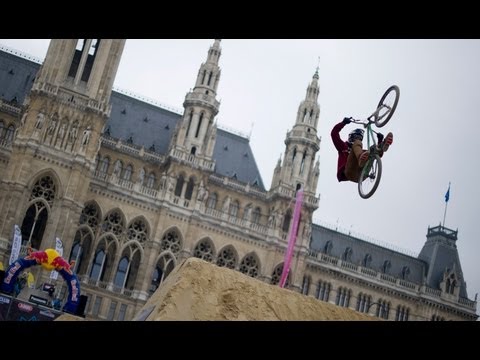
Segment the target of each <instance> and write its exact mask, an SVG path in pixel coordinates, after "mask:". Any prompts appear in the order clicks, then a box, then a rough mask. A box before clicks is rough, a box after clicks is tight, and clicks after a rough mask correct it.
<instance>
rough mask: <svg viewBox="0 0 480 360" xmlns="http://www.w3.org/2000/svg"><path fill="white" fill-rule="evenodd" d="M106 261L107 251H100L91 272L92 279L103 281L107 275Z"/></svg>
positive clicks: (96, 255)
mask: <svg viewBox="0 0 480 360" xmlns="http://www.w3.org/2000/svg"><path fill="white" fill-rule="evenodd" d="M106 259H107V257H106V256H105V251H104V250H103V249H100V250H98V251H97V253H96V254H95V258H94V259H93V266H92V270H91V271H90V278H91V279H94V280H95V281H102V280H103V276H104V275H105V268H106V265H107V264H106Z"/></svg>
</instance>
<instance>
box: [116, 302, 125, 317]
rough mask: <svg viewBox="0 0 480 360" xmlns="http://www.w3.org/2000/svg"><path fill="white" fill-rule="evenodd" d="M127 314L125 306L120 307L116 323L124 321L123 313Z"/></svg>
mask: <svg viewBox="0 0 480 360" xmlns="http://www.w3.org/2000/svg"><path fill="white" fill-rule="evenodd" d="M126 312H127V304H122V305H120V310H119V311H118V318H117V320H118V321H124V320H125V313H126Z"/></svg>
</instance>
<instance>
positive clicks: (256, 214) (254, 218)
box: [252, 207, 261, 224]
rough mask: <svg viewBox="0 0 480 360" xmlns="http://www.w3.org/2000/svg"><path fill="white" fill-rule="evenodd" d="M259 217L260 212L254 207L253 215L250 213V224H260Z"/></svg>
mask: <svg viewBox="0 0 480 360" xmlns="http://www.w3.org/2000/svg"><path fill="white" fill-rule="evenodd" d="M260 216H261V210H260V208H259V207H256V208H255V210H253V213H252V223H254V224H259V223H260Z"/></svg>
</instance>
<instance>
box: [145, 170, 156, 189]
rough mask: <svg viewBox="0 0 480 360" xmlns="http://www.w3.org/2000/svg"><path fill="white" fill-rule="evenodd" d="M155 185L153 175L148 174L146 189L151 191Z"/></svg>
mask: <svg viewBox="0 0 480 360" xmlns="http://www.w3.org/2000/svg"><path fill="white" fill-rule="evenodd" d="M154 185H155V174H154V173H150V175H148V178H147V188H149V189H153V186H154Z"/></svg>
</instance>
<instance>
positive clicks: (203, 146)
mask: <svg viewBox="0 0 480 360" xmlns="http://www.w3.org/2000/svg"><path fill="white" fill-rule="evenodd" d="M220 55H221V48H220V40H218V39H217V40H215V42H214V44H213V45H212V46H211V47H210V49H209V50H208V56H207V61H206V62H204V63H203V64H202V65H201V66H200V69H199V71H198V75H197V80H196V82H195V87H194V88H193V90H192V91H190V92H189V93H187V95H186V96H185V101H184V102H183V106H184V108H185V111H184V114H183V118H182V120H181V121H180V122H179V124H178V129H177V131H176V135H175V136H174V137H173V138H172V144H171V150H170V154H171V155H173V156H174V157H176V158H183V157H192V156H195V157H196V158H197V159H198V163H199V165H200V166H201V167H205V168H207V169H208V168H212V166H213V160H212V154H213V149H214V146H215V137H216V130H217V128H216V125H215V123H214V117H215V116H216V115H217V113H218V110H219V107H220V102H219V101H217V100H216V98H215V97H216V95H217V88H218V83H219V81H220V73H221V71H220V67H219V65H218V62H219V59H220ZM202 165H203V166H202Z"/></svg>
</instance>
